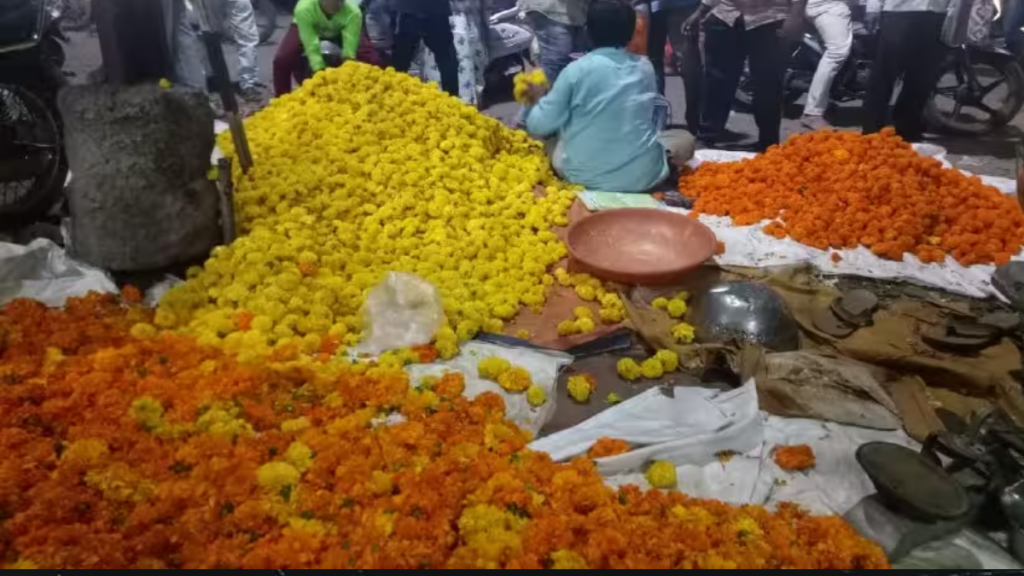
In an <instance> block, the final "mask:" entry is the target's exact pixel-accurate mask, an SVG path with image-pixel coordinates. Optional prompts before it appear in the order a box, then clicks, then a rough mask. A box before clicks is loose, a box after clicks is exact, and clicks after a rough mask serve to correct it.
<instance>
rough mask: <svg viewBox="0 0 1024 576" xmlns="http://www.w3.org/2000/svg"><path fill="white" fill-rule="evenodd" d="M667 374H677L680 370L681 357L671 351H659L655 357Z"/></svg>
mask: <svg viewBox="0 0 1024 576" xmlns="http://www.w3.org/2000/svg"><path fill="white" fill-rule="evenodd" d="M654 357H655V358H657V360H658V362H661V367H662V369H663V370H664V371H665V372H675V371H676V370H677V369H678V368H679V355H678V354H676V353H675V352H673V351H671V350H658V353H657V354H655V355H654Z"/></svg>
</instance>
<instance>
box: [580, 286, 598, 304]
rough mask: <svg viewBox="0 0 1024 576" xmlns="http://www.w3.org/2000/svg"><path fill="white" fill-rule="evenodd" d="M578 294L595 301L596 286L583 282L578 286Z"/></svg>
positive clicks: (586, 299) (583, 298) (589, 300)
mask: <svg viewBox="0 0 1024 576" xmlns="http://www.w3.org/2000/svg"><path fill="white" fill-rule="evenodd" d="M576 295H577V296H579V297H580V298H581V299H582V300H585V301H587V302H593V301H594V299H595V298H597V292H596V291H595V290H594V287H593V286H591V285H589V284H581V285H579V286H577V287H576Z"/></svg>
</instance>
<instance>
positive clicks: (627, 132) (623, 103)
mask: <svg viewBox="0 0 1024 576" xmlns="http://www.w3.org/2000/svg"><path fill="white" fill-rule="evenodd" d="M657 101H658V92H657V80H656V77H655V75H654V68H653V67H652V66H651V63H650V61H648V60H647V59H646V58H643V57H641V56H637V55H635V54H630V53H628V52H626V51H625V50H623V49H618V48H601V49H598V50H595V51H593V52H591V53H590V54H588V55H586V56H584V57H583V58H582V59H580V60H579V61H577V62H574V63H572V64H570V65H569V67H567V68H566V69H565V71H564V72H562V75H561V76H559V77H558V80H557V81H556V82H555V86H554V87H553V88H552V90H551V93H550V94H548V96H546V97H545V98H544V99H543V100H541V102H540V103H539V104H538V105H537V106H536V107H534V109H532V110H531V111H530V113H529V114H528V115H527V118H526V121H527V129H528V130H529V132H531V133H533V134H537V135H542V136H549V135H551V134H553V133H554V132H558V133H559V137H560V146H559V149H560V150H559V153H558V156H559V157H555V158H552V161H553V163H554V164H555V165H556V167H558V168H559V170H560V171H562V172H563V173H564V174H565V176H566V177H567V178H568V179H570V180H572V181H574V182H578V183H580V184H583V185H585V186H587V187H589V188H591V189H599V190H607V191H615V192H640V191H644V190H647V189H649V188H651V187H652V186H654V185H656V184H657V183H658V182H659V181H661V180H662V179H664V177H665V176H666V175H667V173H668V164H667V162H666V159H665V150H664V148H663V147H662V146H661V144H660V143H659V142H658V135H659V132H658V127H657V126H656V125H655V108H656V103H657Z"/></svg>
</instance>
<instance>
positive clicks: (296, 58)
mask: <svg viewBox="0 0 1024 576" xmlns="http://www.w3.org/2000/svg"><path fill="white" fill-rule="evenodd" d="M301 64H302V40H300V39H299V29H298V28H297V27H296V26H295V25H294V24H292V25H291V27H290V28H288V32H286V33H285V35H284V38H282V39H281V43H280V44H279V45H278V47H277V54H275V55H274V95H275V96H278V97H280V96H284V95H285V94H287V93H289V92H291V91H292V78H296V79H298V77H299V76H300V73H299V70H300V68H301Z"/></svg>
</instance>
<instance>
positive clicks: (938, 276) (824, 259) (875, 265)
mask: <svg viewBox="0 0 1024 576" xmlns="http://www.w3.org/2000/svg"><path fill="white" fill-rule="evenodd" d="M915 149H916V150H918V152H919V153H921V154H924V155H926V156H931V157H934V158H936V159H938V160H939V161H941V162H943V163H944V164H946V165H947V166H948V165H949V164H948V162H946V160H945V155H946V151H945V150H943V149H942V148H940V147H939V146H934V145H918V146H915ZM752 156H754V154H751V153H745V152H727V151H722V150H698V151H697V154H696V158H695V159H694V160H693V161H691V165H692V166H698V165H700V164H701V163H702V162H735V161H737V160H742V159H745V158H750V157H752ZM965 173H966V172H965ZM981 178H982V181H984V182H985V183H986V184H988V185H990V186H994V187H995V188H997V189H999V191H1001V192H1003V193H1004V194H1011V193H1014V192H1015V191H1016V186H1017V184H1016V182H1014V181H1013V180H1009V179H1007V178H997V177H994V176H983V177H981ZM665 209H666V210H671V211H673V212H680V213H683V214H687V213H689V210H684V209H681V208H668V207H666V208H665ZM700 221H701V222H703V223H704V224H705V225H707V226H708V227H709V228H711V229H712V230H713V231H714V233H715V235H716V236H718V240H719V241H721V242H723V243H725V248H726V249H725V253H724V254H720V255H719V256H717V257H716V258H715V260H716V261H717V262H718V263H719V264H723V265H730V266H751V267H768V266H778V265H785V264H802V263H810V264H813V265H814V266H815V267H816V268H818V269H820V270H821V271H822V272H823V273H825V274H837V275H853V276H864V277H867V278H878V279H886V280H902V281H907V282H914V283H916V284H920V285H923V286H931V287H935V288H942V289H944V290H948V291H950V292H954V293H957V294H963V295H964V296H969V297H972V298H985V297H988V296H996V297H997V298H1000V299H1002V296H1001V295H1000V294H999V293H998V292H997V291H996V290H995V289H994V288H993V287H992V274H993V272H995V266H991V265H975V266H969V267H965V266H962V265H960V264H959V263H958V262H956V261H955V260H953V259H952V258H947V259H946V262H944V263H941V264H923V263H921V262H920V261H919V260H918V259H917V258H916V257H914V256H913V255H906V256H905V259H904V261H903V262H894V261H891V260H883V259H881V258H879V257H877V256H875V255H874V254H872V253H871V251H870V250H868V249H867V248H864V247H863V246H861V247H858V248H856V249H853V250H838V251H837V252H839V254H840V255H841V256H842V260H841V261H840V262H838V263H836V262H832V259H831V253H832V251H828V250H818V249H816V248H812V247H810V246H806V245H804V244H800V243H799V242H796V241H794V240H792V239H790V238H785V239H782V240H778V239H776V238H775V237H773V236H769V235H767V234H765V233H763V232H762V229H763V228H764V226H765V225H767V224H768V222H770V221H769V220H765V221H763V222H761V223H759V224H755V225H752V226H734V225H733V224H732V220H731V219H730V218H728V217H718V216H701V217H700ZM1013 259H1014V260H1024V251H1022V252H1021V254H1018V255H1017V256H1014V257H1013Z"/></svg>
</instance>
